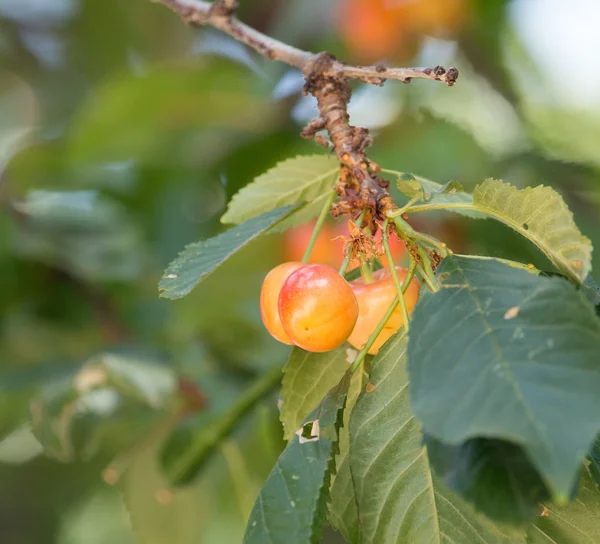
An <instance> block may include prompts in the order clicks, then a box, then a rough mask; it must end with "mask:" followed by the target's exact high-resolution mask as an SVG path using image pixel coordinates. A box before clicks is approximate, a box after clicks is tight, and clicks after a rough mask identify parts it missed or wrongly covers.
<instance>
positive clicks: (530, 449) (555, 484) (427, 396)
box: [408, 256, 600, 502]
mask: <svg viewBox="0 0 600 544" xmlns="http://www.w3.org/2000/svg"><path fill="white" fill-rule="evenodd" d="M437 274H438V277H439V279H440V281H441V287H442V288H441V290H440V291H438V292H437V293H435V294H432V295H425V296H423V297H422V298H421V300H420V301H419V303H418V304H417V306H416V308H415V312H414V314H413V316H414V318H413V325H412V327H411V331H414V332H411V337H410V342H409V348H408V352H409V368H410V372H411V396H412V406H413V409H414V410H415V414H416V415H417V417H419V419H420V420H421V421H422V423H423V427H424V429H425V431H426V432H427V433H429V434H431V435H433V436H434V437H436V438H438V439H440V440H442V441H444V442H446V443H449V444H461V443H463V442H465V441H466V440H468V439H470V438H477V437H482V436H485V437H488V438H498V439H501V440H509V441H511V442H513V443H515V444H519V445H521V446H522V447H523V448H524V450H525V452H526V453H527V455H528V456H529V457H530V458H531V460H532V461H533V463H534V464H535V466H536V467H537V468H538V469H539V471H540V473H541V474H542V476H543V478H544V481H545V482H546V484H547V485H548V486H549V488H550V489H551V491H552V494H553V497H555V498H556V500H557V501H562V502H566V501H568V500H569V497H570V495H571V491H572V489H573V486H574V485H575V483H576V480H577V475H578V472H579V469H580V467H581V463H582V462H583V458H584V455H585V452H586V451H587V450H588V448H589V447H590V445H591V443H592V440H593V439H594V437H595V435H596V434H597V432H598V431H599V430H600V418H599V415H598V414H600V367H599V366H598V364H597V356H598V353H599V352H600V321H599V320H598V319H597V317H596V316H595V314H594V311H593V308H592V306H591V305H590V304H589V303H588V302H587V300H585V298H584V297H583V295H582V294H581V293H579V292H578V291H577V290H576V289H575V288H574V287H573V286H572V285H571V284H570V283H569V282H568V281H566V280H564V279H560V278H544V277H541V276H536V275H534V274H531V273H528V272H526V271H524V270H520V269H518V268H515V267H512V266H507V265H506V264H504V263H502V262H499V261H497V260H495V259H478V258H467V257H457V256H451V257H448V258H447V259H445V260H444V261H443V262H442V264H441V265H440V267H439V268H438V270H437ZM558 384H560V387H558ZM434 398H435V399H436V401H435V402H432V399H434ZM459 400H460V402H458V401H459Z"/></svg>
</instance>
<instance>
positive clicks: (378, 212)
mask: <svg viewBox="0 0 600 544" xmlns="http://www.w3.org/2000/svg"><path fill="white" fill-rule="evenodd" d="M156 1H158V2H160V3H162V4H164V5H166V6H168V7H169V8H171V9H172V10H173V11H174V12H175V13H177V14H178V15H179V16H180V17H181V18H182V19H183V21H184V22H186V23H188V24H192V25H197V26H212V27H214V28H217V29H219V30H221V31H223V32H225V33H226V34H229V35H230V36H232V37H233V38H234V39H236V40H237V41H239V42H241V43H243V44H245V45H247V46H248V47H250V48H252V49H254V50H255V51H257V52H258V53H260V54H261V55H264V56H265V57H267V58H268V59H271V60H276V61H280V62H284V63H286V64H289V65H290V66H295V67H296V68H299V69H300V70H302V72H303V74H304V79H305V81H306V84H305V86H304V92H305V94H308V93H310V94H312V95H313V96H314V97H315V98H316V100H317V104H318V108H319V115H320V116H319V118H317V119H315V120H314V121H312V122H311V123H310V124H309V125H308V126H307V127H306V128H305V129H304V130H303V131H302V136H303V137H305V138H313V137H316V139H317V141H320V142H321V143H323V140H322V139H319V138H318V136H317V132H319V131H320V130H326V131H327V133H328V135H329V139H330V141H331V144H332V145H333V148H334V150H335V153H336V155H337V157H338V159H339V161H340V163H341V172H340V182H339V183H338V185H337V188H338V194H339V196H340V202H339V203H337V208H335V207H334V212H336V213H348V214H350V215H357V214H359V213H360V212H361V210H363V209H367V210H368V211H369V213H368V217H367V218H366V221H365V224H370V223H371V221H372V220H374V219H376V218H378V217H380V218H381V217H385V213H386V211H388V210H389V209H391V208H393V207H394V204H393V202H392V201H391V199H390V197H389V194H388V191H387V183H386V182H385V180H383V178H380V177H378V176H377V172H378V171H379V167H378V166H377V165H376V164H375V163H373V162H371V161H369V159H368V158H367V156H366V154H365V149H366V147H367V146H368V145H369V144H370V142H371V139H370V137H369V133H368V130H367V129H364V128H360V127H354V126H352V125H350V119H349V115H348V103H349V101H350V96H351V89H350V86H349V84H348V80H349V79H355V80H359V81H363V82H365V83H369V84H373V85H383V84H384V82H385V81H386V80H388V79H395V80H398V81H401V82H403V83H410V81H411V80H413V79H417V78H421V79H430V80H434V81H441V82H443V83H445V84H446V85H449V86H452V85H454V84H455V83H456V80H457V78H458V70H456V68H449V69H448V70H446V69H444V68H443V67H441V66H436V67H435V68H389V67H386V66H383V65H381V64H379V65H375V66H353V65H350V64H346V63H344V62H342V61H340V60H338V59H336V58H335V57H334V56H333V55H332V54H330V53H326V52H324V53H317V54H313V53H311V52H309V51H303V50H302V49H298V48H296V47H292V46H290V45H288V44H286V43H283V42H281V41H279V40H276V39H274V38H271V37H269V36H267V35H265V34H263V33H261V32H258V31H257V30H255V29H253V28H252V27H250V26H248V25H246V24H244V23H242V22H241V21H239V20H238V19H237V18H236V17H235V16H234V12H235V10H236V8H237V0H215V1H214V2H212V3H210V2H204V1H202V0H156ZM336 210H337V211H336Z"/></svg>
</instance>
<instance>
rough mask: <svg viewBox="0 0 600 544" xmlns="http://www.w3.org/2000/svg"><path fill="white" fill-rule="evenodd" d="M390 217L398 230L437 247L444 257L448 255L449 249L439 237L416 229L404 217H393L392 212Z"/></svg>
mask: <svg viewBox="0 0 600 544" xmlns="http://www.w3.org/2000/svg"><path fill="white" fill-rule="evenodd" d="M388 217H390V218H391V219H393V221H394V224H395V225H396V230H398V231H402V232H404V233H405V234H406V235H407V236H409V237H410V238H412V239H413V240H418V241H419V242H423V243H425V244H427V245H428V246H431V247H433V248H435V249H437V250H438V251H439V253H440V255H441V256H442V257H444V258H445V257H447V256H448V249H447V247H446V244H445V243H444V242H440V241H439V240H438V239H437V238H434V237H433V236H430V235H429V234H425V233H423V232H419V231H416V230H415V229H413V228H412V227H411V226H410V225H409V224H408V223H407V222H406V221H405V220H404V219H402V217H399V216H398V217H392V216H391V215H390V214H388Z"/></svg>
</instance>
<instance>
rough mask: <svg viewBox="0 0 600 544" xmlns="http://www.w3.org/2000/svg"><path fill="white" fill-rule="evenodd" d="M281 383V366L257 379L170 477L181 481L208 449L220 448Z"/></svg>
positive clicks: (204, 432) (199, 439) (185, 454)
mask: <svg viewBox="0 0 600 544" xmlns="http://www.w3.org/2000/svg"><path fill="white" fill-rule="evenodd" d="M280 383H281V367H273V368H271V369H270V370H268V371H267V372H265V373H264V374H263V375H262V376H260V377H259V378H257V379H256V381H255V382H254V383H253V384H252V385H251V386H250V387H249V388H248V389H246V391H245V392H244V393H243V394H242V396H241V397H239V398H238V399H237V401H236V403H235V404H234V405H233V406H232V407H231V408H230V409H229V410H228V411H227V412H225V413H224V414H223V415H221V416H220V417H219V418H218V419H216V420H215V421H213V422H212V423H210V424H209V425H208V426H207V427H205V428H204V429H203V430H202V431H200V432H199V433H198V434H197V435H196V437H195V439H194V441H193V442H192V444H190V447H189V448H187V449H186V450H185V451H183V452H182V454H181V456H180V457H179V459H177V461H176V462H175V463H174V465H173V466H172V467H171V468H170V469H169V470H168V472H169V476H170V478H171V479H172V480H174V481H177V480H179V479H180V478H182V477H183V476H184V475H185V474H186V473H187V471H188V470H190V468H191V467H192V466H194V464H196V463H198V462H200V461H201V460H202V458H203V456H204V455H206V454H207V451H208V449H207V448H209V447H210V446H211V445H214V447H215V448H216V447H218V445H219V443H220V442H221V441H222V440H223V439H224V438H226V437H227V436H229V434H230V433H231V431H232V430H233V428H234V427H235V426H236V424H237V423H238V421H239V420H240V419H241V418H242V417H244V415H245V414H247V413H248V412H250V410H252V408H253V407H254V406H256V405H257V404H258V403H259V402H260V401H261V400H262V399H263V398H264V397H266V396H267V395H268V394H269V393H271V391H273V390H274V389H275V388H276V387H277V386H278V385H279V384H280ZM199 458H200V459H199Z"/></svg>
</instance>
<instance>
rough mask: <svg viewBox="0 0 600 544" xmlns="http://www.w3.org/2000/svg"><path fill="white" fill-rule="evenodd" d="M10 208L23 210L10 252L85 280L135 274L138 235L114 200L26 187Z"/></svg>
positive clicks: (140, 257) (140, 245)
mask: <svg viewBox="0 0 600 544" xmlns="http://www.w3.org/2000/svg"><path fill="white" fill-rule="evenodd" d="M14 207H15V208H16V209H17V210H18V211H19V212H21V213H23V214H24V218H23V221H22V222H21V223H20V224H19V227H20V228H19V230H17V231H16V233H15V240H14V245H15V248H16V251H17V252H18V253H19V254H21V255H24V256H26V257H28V258H30V259H35V260H39V261H42V262H44V263H48V264H50V265H52V266H55V267H57V268H60V269H66V270H67V271H68V272H70V273H73V274H74V275H76V276H78V277H81V278H84V279H89V280H109V279H133V278H137V276H138V274H139V272H140V270H141V268H142V265H143V264H144V261H145V258H144V256H145V247H144V242H143V240H142V233H141V230H140V228H139V226H138V225H137V224H135V223H134V222H133V221H132V220H131V218H130V217H129V216H128V215H127V214H126V213H125V210H124V209H123V208H122V207H121V206H120V205H118V204H117V203H116V202H114V201H111V200H108V199H106V198H102V197H101V196H100V195H99V194H98V193H97V192H96V191H31V192H29V193H28V194H27V195H26V197H25V199H24V200H22V201H20V202H16V203H15V204H14Z"/></svg>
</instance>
